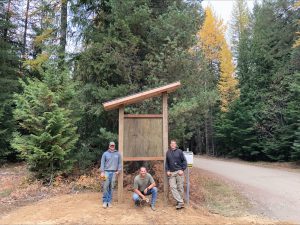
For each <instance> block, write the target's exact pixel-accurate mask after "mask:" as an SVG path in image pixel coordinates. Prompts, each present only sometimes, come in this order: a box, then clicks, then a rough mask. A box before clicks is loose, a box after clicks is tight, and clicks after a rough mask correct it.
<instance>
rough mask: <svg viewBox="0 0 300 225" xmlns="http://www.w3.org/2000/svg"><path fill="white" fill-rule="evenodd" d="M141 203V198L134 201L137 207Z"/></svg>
mask: <svg viewBox="0 0 300 225" xmlns="http://www.w3.org/2000/svg"><path fill="white" fill-rule="evenodd" d="M140 205H141V200H140V199H139V200H137V201H135V202H134V206H135V208H138V207H139V206H140Z"/></svg>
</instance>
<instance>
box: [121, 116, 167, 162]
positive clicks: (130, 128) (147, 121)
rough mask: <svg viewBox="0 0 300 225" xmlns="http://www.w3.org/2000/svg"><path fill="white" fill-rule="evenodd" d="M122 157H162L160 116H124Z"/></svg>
mask: <svg viewBox="0 0 300 225" xmlns="http://www.w3.org/2000/svg"><path fill="white" fill-rule="evenodd" d="M124 129H125V133H124V157H162V156H163V142H162V129H163V128H162V118H125V120H124Z"/></svg>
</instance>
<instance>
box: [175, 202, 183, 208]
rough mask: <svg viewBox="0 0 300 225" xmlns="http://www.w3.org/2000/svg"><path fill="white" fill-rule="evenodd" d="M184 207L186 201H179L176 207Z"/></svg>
mask: <svg viewBox="0 0 300 225" xmlns="http://www.w3.org/2000/svg"><path fill="white" fill-rule="evenodd" d="M182 208H184V203H183V202H179V203H178V204H177V205H176V209H182Z"/></svg>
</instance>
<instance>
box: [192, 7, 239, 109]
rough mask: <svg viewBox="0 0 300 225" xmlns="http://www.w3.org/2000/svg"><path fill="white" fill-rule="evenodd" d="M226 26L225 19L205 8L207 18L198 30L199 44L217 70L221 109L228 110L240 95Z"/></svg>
mask: <svg viewBox="0 0 300 225" xmlns="http://www.w3.org/2000/svg"><path fill="white" fill-rule="evenodd" d="M225 31H226V27H225V26H224V24H223V21H222V20H220V19H218V18H217V17H216V16H215V15H214V13H213V11H212V9H211V8H210V7H207V8H206V9H205V20H204V23H203V26H202V28H201V29H200V31H199V32H198V37H199V41H198V43H197V46H198V47H200V48H201V49H202V51H203V52H204V55H205V58H206V59H207V60H208V62H209V63H210V65H212V67H213V69H214V70H216V71H215V72H216V73H217V76H218V77H219V80H218V90H219V93H220V98H221V110H222V111H223V112H226V111H227V110H228V106H229V104H230V103H231V102H232V101H233V100H234V99H236V98H237V97H238V93H239V92H238V89H237V84H238V81H237V79H236V78H235V77H234V70H235V67H234V64H233V59H232V53H231V51H230V49H229V46H228V44H227V42H226V39H225Z"/></svg>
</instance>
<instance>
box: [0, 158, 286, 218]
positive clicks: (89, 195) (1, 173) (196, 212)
mask: <svg viewBox="0 0 300 225" xmlns="http://www.w3.org/2000/svg"><path fill="white" fill-rule="evenodd" d="M138 166H139V165H137V168H138ZM162 171H163V166H162V165H160V164H159V163H156V164H155V165H151V166H149V172H150V173H151V174H153V175H154V179H155V180H156V182H157V185H158V187H159V190H160V191H159V198H158V202H157V211H155V212H153V211H152V210H151V209H150V207H149V206H144V207H143V208H138V209H136V208H134V206H133V202H132V201H131V194H132V190H131V189H132V181H133V178H134V174H137V171H136V168H134V169H133V170H132V171H130V172H129V174H126V175H125V176H124V196H125V197H124V199H125V201H124V203H123V204H118V203H117V202H114V207H113V208H111V209H103V208H102V207H101V196H102V193H101V192H100V190H101V185H100V184H101V180H100V179H99V174H98V173H99V171H98V169H97V167H95V168H94V169H93V170H91V171H90V172H89V173H87V174H84V175H81V176H79V177H68V178H62V177H57V178H56V180H55V182H54V183H53V185H52V186H48V187H47V186H45V185H43V184H42V183H41V182H39V181H37V180H34V179H33V180H32V178H30V173H29V172H28V170H27V169H26V165H25V164H24V163H23V164H12V165H8V166H6V167H1V168H0V224H65V223H67V224H104V223H105V224H283V223H282V222H276V221H275V220H270V219H265V218H263V217H261V216H256V215H253V214H251V213H249V210H248V209H249V207H250V206H249V205H248V202H247V201H246V199H245V198H243V197H242V196H241V195H240V194H239V193H238V192H237V191H235V190H234V189H233V188H232V187H231V186H228V185H226V184H224V183H222V182H220V180H219V179H218V178H217V177H213V176H211V175H210V174H209V173H207V172H205V171H203V170H199V169H197V168H193V169H191V199H192V204H191V207H189V208H185V209H183V210H179V211H178V210H176V209H175V207H174V206H173V204H174V202H173V201H172V200H170V201H169V203H168V206H167V207H164V204H163V202H162V197H163V195H162V187H163V186H162V182H163V172H162ZM116 195H117V193H116V191H115V198H114V200H115V201H117V199H116ZM170 199H172V198H170Z"/></svg>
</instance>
